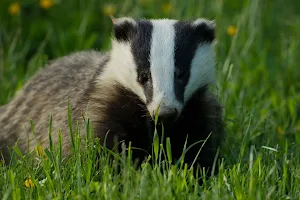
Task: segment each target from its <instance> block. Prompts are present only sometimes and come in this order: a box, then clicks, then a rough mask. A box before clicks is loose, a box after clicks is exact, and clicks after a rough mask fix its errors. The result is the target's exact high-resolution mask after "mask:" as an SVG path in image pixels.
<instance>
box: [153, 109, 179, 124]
mask: <svg viewBox="0 0 300 200" xmlns="http://www.w3.org/2000/svg"><path fill="white" fill-rule="evenodd" d="M178 115H179V112H178V110H177V109H176V108H170V107H169V108H163V109H161V110H160V111H159V114H158V119H159V120H161V121H162V122H163V123H173V122H175V121H176V120H177V118H178Z"/></svg>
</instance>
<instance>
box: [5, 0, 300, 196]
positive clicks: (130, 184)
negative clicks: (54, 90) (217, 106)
mask: <svg viewBox="0 0 300 200" xmlns="http://www.w3.org/2000/svg"><path fill="white" fill-rule="evenodd" d="M299 8H300V1H297V0H273V1H261V0H214V1H212V0H189V1H184V0H171V1H160V0H159V1H158V0H113V1H108V0H103V1H96V0H91V1H84V0H74V1H73V0H72V1H71V0H66V1H61V0H57V1H51V0H42V1H38V0H24V1H23V0H22V1H19V3H14V2H12V1H10V0H1V2H0V105H2V104H6V103H7V102H9V101H10V100H11V99H12V98H13V96H14V94H15V92H16V91H17V90H18V89H20V88H21V87H22V85H23V84H24V83H25V82H26V80H28V78H30V77H31V76H32V75H33V74H34V73H35V72H36V71H37V70H38V69H39V68H41V67H42V66H43V64H44V63H46V61H47V60H49V59H54V58H56V57H58V56H62V55H66V54H68V53H70V52H73V51H77V50H84V49H91V48H93V49H99V50H108V49H109V48H110V36H111V21H110V19H109V17H107V15H108V14H109V13H111V14H113V15H114V16H117V17H119V16H125V15H127V16H132V17H146V18H160V17H168V18H177V19H191V18H193V19H194V18H198V17H207V18H210V19H213V18H215V19H216V23H217V39H218V44H217V46H216V52H217V59H218V62H217V69H218V71H217V74H218V82H217V83H218V84H217V85H218V89H217V90H216V92H217V94H218V96H219V99H220V101H221V103H222V105H224V112H225V116H224V117H225V122H226V129H227V137H226V140H225V141H224V144H223V146H222V148H221V149H220V154H221V156H222V158H223V162H222V163H220V167H219V172H218V175H217V176H214V177H211V178H210V179H208V180H207V181H204V183H203V185H201V186H200V185H197V184H196V183H197V180H196V179H195V177H193V175H192V174H193V173H192V169H189V168H188V167H187V166H186V165H179V166H178V168H176V166H173V165H169V164H168V163H165V162H163V163H162V162H158V161H159V159H158V160H157V162H156V163H155V164H154V165H152V166H150V165H149V164H144V165H143V166H142V169H140V170H134V169H133V168H132V164H131V163H130V159H128V158H130V154H129V155H121V156H119V157H118V156H116V160H119V163H121V165H122V167H121V168H122V173H116V163H117V161H116V162H109V161H108V160H107V159H106V157H105V156H102V157H101V158H100V159H99V160H98V161H97V162H94V160H95V153H96V151H97V149H100V146H99V144H98V143H97V141H94V140H91V139H90V137H91V134H92V133H91V132H89V131H87V132H88V133H89V135H87V138H89V140H88V142H87V144H86V145H84V148H86V150H87V151H81V149H80V148H79V146H80V145H79V142H80V141H79V140H78V137H76V138H75V148H74V151H73V155H72V156H71V157H70V158H69V159H68V160H66V161H62V158H61V152H60V146H59V145H54V146H50V147H49V149H46V150H44V151H39V152H40V157H39V159H32V158H29V157H23V158H21V159H20V160H19V161H18V162H14V163H12V164H10V165H9V166H4V165H3V167H1V168H0V198H2V199H94V198H95V199H199V197H200V198H202V199H299V198H300V148H299V147H300V146H299V144H300V81H299V80H300V67H299V63H300V50H299V49H300V40H299V38H300V10H299ZM0 128H1V127H0ZM82 134H83V135H84V134H85V133H82ZM84 136H85V135H84ZM93 146H95V148H93ZM154 146H156V147H157V146H158V144H155V145H154ZM15 151H16V153H18V149H17V148H16V149H15ZM83 152H84V153H83ZM107 153H108V152H107V151H106V150H103V151H102V153H101V154H103V155H105V154H107ZM159 155H160V154H159ZM159 155H153V156H154V158H156V157H158V158H159ZM97 165H99V166H100V169H99V170H96V166H97ZM161 168H163V170H161ZM193 170H195V169H193ZM162 171H163V173H162Z"/></svg>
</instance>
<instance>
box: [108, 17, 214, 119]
mask: <svg viewBox="0 0 300 200" xmlns="http://www.w3.org/2000/svg"><path fill="white" fill-rule="evenodd" d="M113 23H114V38H113V42H112V52H111V60H110V64H109V68H110V70H113V71H110V72H109V74H110V76H113V77H114V80H116V81H117V82H119V83H120V84H122V85H123V86H124V87H126V88H127V89H129V90H131V91H132V92H134V93H135V94H136V95H137V96H139V97H140V99H141V100H142V101H143V102H144V103H145V105H146V106H147V109H148V111H149V113H150V115H151V117H152V118H154V116H155V115H156V111H157V108H158V107H159V113H158V116H159V117H160V118H161V119H162V120H165V121H174V120H176V119H177V118H178V116H179V115H180V113H181V111H182V110H183V108H184V106H185V104H186V103H187V102H188V101H189V99H190V98H191V97H192V95H193V94H194V93H195V92H196V91H197V90H198V89H199V88H201V87H203V86H205V85H207V84H209V83H211V82H213V81H214V79H215V77H214V62H215V58H214V57H215V56H214V51H213V40H214V38H215V23H214V21H209V20H205V19H197V20H195V21H177V20H170V19H161V20H134V19H132V18H118V19H113Z"/></svg>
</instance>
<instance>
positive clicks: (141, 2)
mask: <svg viewBox="0 0 300 200" xmlns="http://www.w3.org/2000/svg"><path fill="white" fill-rule="evenodd" d="M147 3H149V0H140V4H142V5H146V4H147Z"/></svg>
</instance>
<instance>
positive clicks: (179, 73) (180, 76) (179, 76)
mask: <svg viewBox="0 0 300 200" xmlns="http://www.w3.org/2000/svg"><path fill="white" fill-rule="evenodd" d="M185 75H186V70H183V69H178V68H176V70H175V77H176V78H177V79H179V80H182V79H184V78H185Z"/></svg>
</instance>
